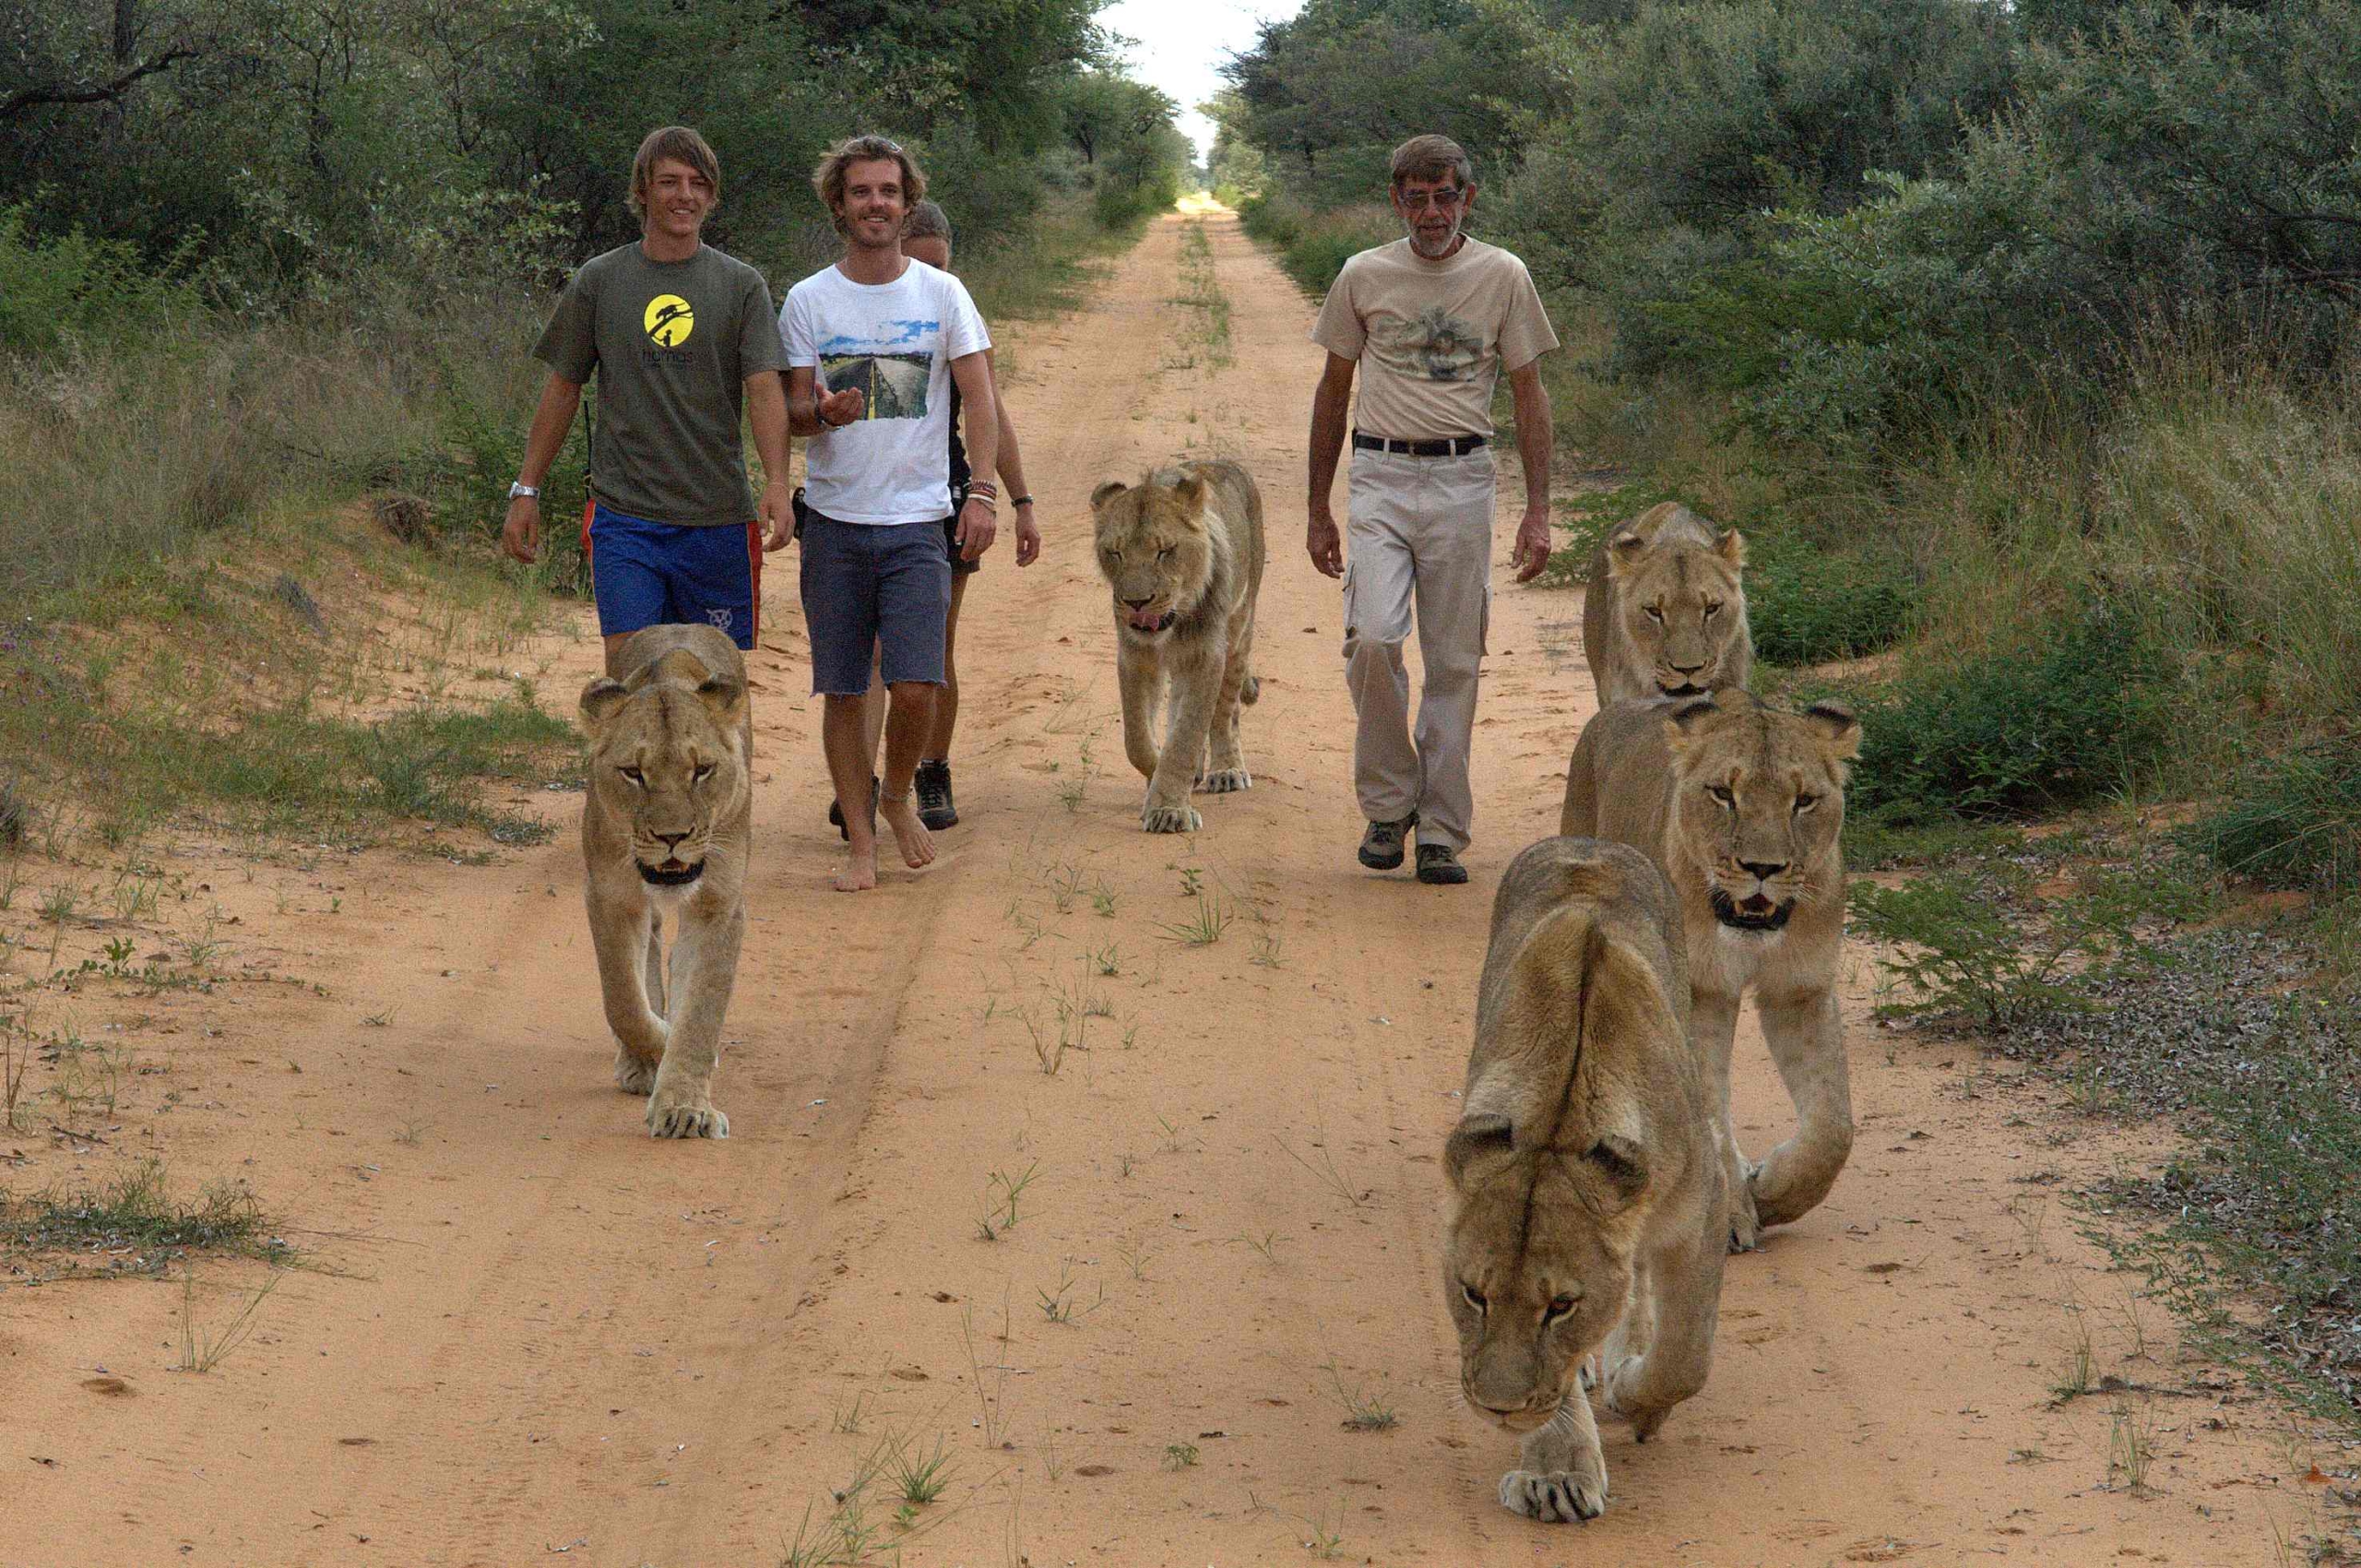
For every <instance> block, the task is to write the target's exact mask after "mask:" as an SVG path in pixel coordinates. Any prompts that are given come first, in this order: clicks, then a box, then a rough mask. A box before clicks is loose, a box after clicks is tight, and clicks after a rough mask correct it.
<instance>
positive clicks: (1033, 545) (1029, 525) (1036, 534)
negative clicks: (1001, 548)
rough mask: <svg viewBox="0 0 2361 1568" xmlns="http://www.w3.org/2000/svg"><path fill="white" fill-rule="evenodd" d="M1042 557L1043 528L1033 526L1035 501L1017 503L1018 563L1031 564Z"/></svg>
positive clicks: (1021, 564) (1022, 564)
mask: <svg viewBox="0 0 2361 1568" xmlns="http://www.w3.org/2000/svg"><path fill="white" fill-rule="evenodd" d="M1040 557H1041V530H1040V529H1037V528H1035V527H1034V526H1033V503H1031V502H1030V501H1020V502H1018V503H1017V504H1016V564H1018V565H1020V566H1030V565H1031V564H1033V563H1034V562H1036V561H1038V560H1039V559H1040Z"/></svg>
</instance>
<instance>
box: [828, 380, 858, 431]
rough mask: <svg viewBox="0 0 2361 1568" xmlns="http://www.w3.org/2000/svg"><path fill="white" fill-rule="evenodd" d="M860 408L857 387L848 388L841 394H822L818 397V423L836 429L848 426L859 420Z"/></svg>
mask: <svg viewBox="0 0 2361 1568" xmlns="http://www.w3.org/2000/svg"><path fill="white" fill-rule="evenodd" d="M862 406H863V405H862V399H861V396H860V387H858V386H848V387H846V388H845V389H844V390H843V391H841V392H823V393H821V394H820V395H819V412H820V422H821V423H822V424H825V425H829V426H831V427H836V428H841V427H843V426H845V425H848V424H850V423H852V422H853V421H855V420H857V419H859V418H860V410H861V408H862Z"/></svg>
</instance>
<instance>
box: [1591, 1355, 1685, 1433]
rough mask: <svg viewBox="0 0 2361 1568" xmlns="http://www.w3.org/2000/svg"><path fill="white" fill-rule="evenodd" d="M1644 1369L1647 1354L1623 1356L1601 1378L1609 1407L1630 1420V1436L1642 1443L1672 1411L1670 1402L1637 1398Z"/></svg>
mask: <svg viewBox="0 0 2361 1568" xmlns="http://www.w3.org/2000/svg"><path fill="white" fill-rule="evenodd" d="M1647 1370H1648V1362H1647V1358H1646V1357H1644V1356H1626V1357H1624V1358H1623V1359H1622V1360H1620V1361H1618V1362H1617V1363H1616V1364H1615V1367H1614V1369H1613V1370H1612V1371H1611V1372H1608V1374H1607V1377H1606V1379H1605V1380H1604V1381H1605V1385H1606V1388H1607V1408H1608V1411H1609V1412H1610V1413H1612V1414H1614V1415H1618V1416H1620V1417H1622V1418H1623V1419H1624V1420H1627V1421H1629V1422H1631V1437H1632V1440H1633V1441H1634V1442H1638V1443H1645V1442H1647V1441H1648V1439H1650V1438H1652V1437H1654V1436H1655V1434H1656V1428H1658V1427H1660V1426H1662V1425H1664V1419H1665V1418H1666V1417H1667V1416H1668V1415H1670V1414H1672V1407H1671V1406H1669V1405H1646V1404H1643V1403H1641V1402H1640V1400H1639V1399H1638V1397H1637V1395H1638V1392H1639V1388H1640V1385H1641V1384H1642V1383H1643V1382H1644V1381H1645V1380H1646V1376H1647Z"/></svg>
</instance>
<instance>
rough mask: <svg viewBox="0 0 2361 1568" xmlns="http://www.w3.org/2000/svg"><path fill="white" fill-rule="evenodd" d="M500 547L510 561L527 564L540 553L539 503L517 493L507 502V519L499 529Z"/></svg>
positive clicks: (534, 560) (538, 556)
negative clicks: (516, 495)
mask: <svg viewBox="0 0 2361 1568" xmlns="http://www.w3.org/2000/svg"><path fill="white" fill-rule="evenodd" d="M500 548H501V549H502V550H503V551H504V552H507V555H508V558H509V559H510V560H512V561H522V562H523V563H525V564H526V565H528V566H529V565H531V564H533V563H534V562H536V561H538V560H540V555H541V504H540V502H539V501H537V500H535V499H534V498H533V497H532V496H529V495H519V496H518V497H516V499H515V500H514V501H511V502H510V503H509V504H508V521H507V522H506V523H505V524H504V525H502V527H501V529H500Z"/></svg>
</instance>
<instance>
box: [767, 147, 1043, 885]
mask: <svg viewBox="0 0 2361 1568" xmlns="http://www.w3.org/2000/svg"><path fill="white" fill-rule="evenodd" d="M812 184H813V186H814V188H816V189H817V190H818V191H819V193H820V197H821V199H822V200H823V201H824V202H825V203H826V204H827V207H828V211H829V214H830V216H831V217H833V218H834V219H835V220H836V231H837V232H839V233H841V234H842V235H844V237H845V252H844V255H843V256H842V257H841V258H839V259H838V260H837V261H836V263H835V264H834V265H832V266H829V267H824V268H822V269H821V270H820V271H818V272H815V273H813V275H812V276H811V277H809V278H806V279H803V280H802V281H801V283H798V284H796V285H795V287H794V288H792V289H790V290H789V291H788V295H787V304H786V306H785V308H783V309H782V310H781V311H780V312H779V321H778V329H779V333H780V335H781V336H782V337H783V338H784V339H786V342H787V358H788V366H789V368H788V402H789V421H790V422H791V424H792V426H793V428H794V431H795V434H798V435H809V436H811V437H812V438H813V440H812V444H811V445H810V446H809V447H808V448H807V449H806V452H805V457H804V491H805V495H806V497H807V499H808V509H807V513H806V516H805V519H804V530H803V573H802V588H803V614H804V619H805V621H806V622H807V623H808V624H809V626H810V629H811V635H812V691H813V695H815V696H819V697H822V698H824V699H825V714H824V716H823V718H822V721H821V742H822V744H823V746H824V747H825V750H826V753H827V758H828V776H829V778H831V779H832V780H833V781H834V782H835V785H836V809H837V812H838V814H840V815H841V816H842V817H843V818H844V826H845V837H846V841H847V842H846V857H845V869H844V871H843V872H842V873H839V874H838V876H837V877H836V889H837V891H839V892H844V893H851V892H857V891H859V890H860V889H862V888H869V887H874V886H876V885H877V837H876V832H877V830H876V824H875V822H874V820H873V819H872V817H871V815H870V813H869V781H870V771H869V770H870V762H871V758H872V756H873V755H874V752H873V751H872V752H867V753H864V752H863V750H862V744H863V740H864V736H863V733H862V728H861V710H862V707H863V706H864V698H865V696H866V694H867V692H868V690H869V670H870V655H871V650H872V647H874V648H875V649H876V654H877V662H878V671H879V674H880V675H881V677H882V678H883V679H884V683H885V686H886V690H887V691H888V692H889V693H890V694H891V706H890V707H889V708H888V711H887V716H886V721H885V772H884V778H883V779H882V781H881V783H880V787H879V790H878V806H879V810H880V812H881V814H883V815H884V819H885V823H886V826H889V827H891V828H892V829H893V830H894V837H895V840H896V843H897V844H898V846H899V847H900V849H901V851H902V860H903V862H904V863H905V864H907V865H909V866H911V867H912V868H916V867H919V866H923V865H926V864H927V863H929V862H930V861H932V860H933V859H934V844H933V840H932V838H931V835H930V834H929V833H928V831H927V827H926V825H925V824H924V823H922V822H920V821H919V817H918V814H917V813H916V812H915V811H914V810H913V809H912V808H911V805H910V785H911V781H912V779H913V778H914V777H915V776H916V775H917V772H918V766H919V754H920V753H921V752H922V751H923V749H924V747H925V745H926V742H927V739H928V731H929V730H930V729H931V725H932V723H933V719H934V688H935V687H937V686H940V685H941V684H943V623H944V618H945V617H946V616H947V615H948V614H949V612H950V608H951V555H950V551H949V549H948V548H947V547H946V542H945V540H944V538H943V505H944V499H945V497H946V496H947V495H948V494H949V493H950V487H951V463H950V452H951V441H950V429H951V396H950V394H951V387H952V386H954V385H956V386H957V387H958V388H959V396H960V404H961V408H962V410H964V412H965V414H966V416H967V460H968V462H969V463H970V464H971V465H973V467H974V469H975V472H976V473H977V474H978V475H989V474H991V473H994V472H996V471H997V470H998V466H999V457H1000V447H999V424H998V421H997V419H996V417H995V416H996V414H997V411H998V399H997V398H995V397H994V396H993V393H992V382H991V365H990V364H989V363H988V362H986V360H985V357H984V353H985V350H988V349H990V348H991V337H990V336H989V335H988V334H987V333H986V332H985V330H984V323H983V318H982V317H981V316H979V315H977V314H976V306H975V302H974V301H972V300H970V299H969V298H968V297H967V289H966V288H965V287H964V286H962V285H961V283H960V282H959V280H958V279H955V278H954V277H952V276H951V275H950V274H949V273H947V272H941V271H937V270H936V269H935V268H933V267H929V266H927V265H926V264H925V263H924V262H920V261H916V260H913V259H912V258H911V257H909V256H908V255H905V254H904V253H903V250H902V227H903V224H904V222H905V220H908V217H909V211H910V204H911V203H912V202H915V201H917V200H918V199H919V197H921V196H924V195H925V194H926V176H925V175H924V174H923V173H921V172H919V166H918V163H917V161H916V160H914V159H912V158H911V157H910V155H909V154H908V152H905V151H904V150H903V149H902V148H901V147H900V146H899V145H898V144H896V143H895V142H892V141H889V140H887V139H886V138H885V137H851V138H850V139H848V140H846V141H842V142H839V143H837V144H836V146H835V147H834V148H830V149H829V152H828V155H827V156H826V157H825V158H824V159H822V160H820V165H819V167H818V168H817V169H815V170H814V171H813V175H812ZM999 501H1000V487H999V486H998V485H997V484H996V483H994V482H993V481H991V480H990V479H987V478H977V479H975V480H972V481H970V482H969V484H968V487H967V501H966V504H965V505H962V506H961V507H960V508H959V512H958V523H957V527H956V542H957V545H958V550H959V553H960V555H961V556H962V557H964V558H965V559H967V560H969V561H973V560H975V559H976V558H977V557H979V556H980V555H981V554H982V553H983V552H985V550H987V549H988V548H990V547H991V542H992V533H993V529H994V516H995V513H996V512H997V510H998V506H999Z"/></svg>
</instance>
